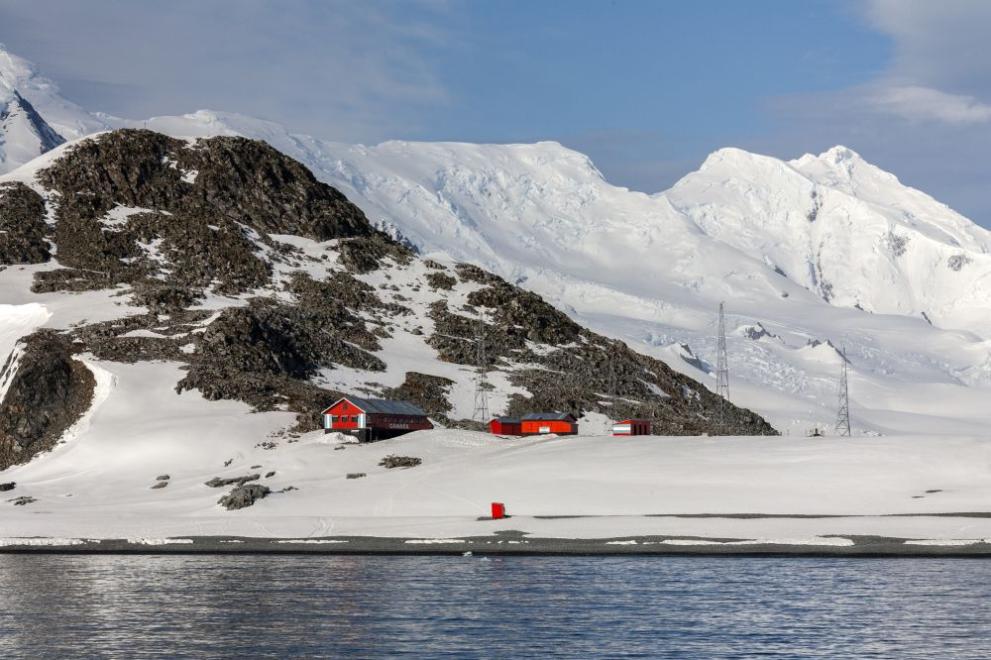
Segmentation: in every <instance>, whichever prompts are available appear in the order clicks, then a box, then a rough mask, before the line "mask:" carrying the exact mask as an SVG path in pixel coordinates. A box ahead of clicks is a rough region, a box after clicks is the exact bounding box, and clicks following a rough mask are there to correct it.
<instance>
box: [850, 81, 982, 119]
mask: <svg viewBox="0 0 991 660" xmlns="http://www.w3.org/2000/svg"><path fill="white" fill-rule="evenodd" d="M866 105H867V106H868V107H870V108H872V109H873V110H875V111H877V112H881V113H885V114H890V115H894V116H897V117H901V118H902V119H907V120H909V121H919V122H925V121H936V122H944V123H948V124H980V123H984V122H988V121H991V105H989V104H987V103H982V102H981V101H978V100H977V99H975V98H974V97H972V96H966V95H962V94H950V93H947V92H943V91H940V90H938V89H932V88H931V87H923V86H920V85H891V86H882V87H878V88H877V89H876V90H874V91H873V92H871V93H869V95H868V96H867V98H866Z"/></svg>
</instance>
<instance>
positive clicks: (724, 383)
mask: <svg viewBox="0 0 991 660" xmlns="http://www.w3.org/2000/svg"><path fill="white" fill-rule="evenodd" d="M717 332H718V337H717V340H716V394H718V395H719V397H720V399H719V423H720V424H722V423H724V422H725V421H726V402H727V401H729V359H728V358H727V356H726V314H725V312H724V310H723V303H719V329H718V331H717Z"/></svg>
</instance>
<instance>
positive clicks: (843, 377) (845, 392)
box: [836, 347, 851, 438]
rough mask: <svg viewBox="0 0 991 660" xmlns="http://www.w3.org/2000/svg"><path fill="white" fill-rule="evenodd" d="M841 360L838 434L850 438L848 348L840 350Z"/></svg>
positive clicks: (837, 414)
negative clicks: (847, 372)
mask: <svg viewBox="0 0 991 660" xmlns="http://www.w3.org/2000/svg"><path fill="white" fill-rule="evenodd" d="M840 359H841V362H842V366H841V367H840V386H839V396H838V399H839V402H838V403H839V405H838V406H837V413H836V434H837V435H839V436H841V437H845V438H849V437H850V435H851V433H850V390H849V388H848V387H847V374H846V371H847V370H846V364H847V362H846V348H845V347H844V348H841V349H840Z"/></svg>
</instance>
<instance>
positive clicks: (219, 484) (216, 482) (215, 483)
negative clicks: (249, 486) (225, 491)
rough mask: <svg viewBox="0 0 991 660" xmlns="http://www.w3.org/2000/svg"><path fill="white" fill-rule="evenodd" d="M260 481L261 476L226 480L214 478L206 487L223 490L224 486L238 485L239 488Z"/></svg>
mask: <svg viewBox="0 0 991 660" xmlns="http://www.w3.org/2000/svg"><path fill="white" fill-rule="evenodd" d="M259 479H261V475H260V474H247V475H245V476H243V477H228V478H226V479H222V478H220V477H214V478H213V479H211V480H210V481H208V482H206V484H205V485H207V486H209V487H210V488H223V487H224V486H230V485H231V484H237V485H238V486H243V485H244V484H246V483H248V482H249V481H258V480H259Z"/></svg>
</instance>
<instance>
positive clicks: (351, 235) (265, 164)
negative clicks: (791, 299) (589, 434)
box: [0, 130, 775, 468]
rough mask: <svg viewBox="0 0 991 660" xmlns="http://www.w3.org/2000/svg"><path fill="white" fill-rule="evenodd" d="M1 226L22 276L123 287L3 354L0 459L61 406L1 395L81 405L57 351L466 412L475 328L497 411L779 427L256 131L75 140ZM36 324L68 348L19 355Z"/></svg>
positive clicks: (211, 387) (189, 382)
mask: <svg viewBox="0 0 991 660" xmlns="http://www.w3.org/2000/svg"><path fill="white" fill-rule="evenodd" d="M0 230H2V231H0V268H2V267H4V265H6V266H11V265H17V264H43V266H42V267H39V268H38V269H37V270H36V272H35V275H34V281H33V285H32V289H33V291H35V292H37V293H49V294H50V293H57V294H59V295H66V296H71V295H75V292H79V291H84V290H89V291H101V292H106V295H107V296H108V298H113V299H115V300H117V301H118V302H121V303H123V304H122V305H121V315H120V318H119V319H117V320H113V321H107V322H102V323H87V324H82V325H78V326H76V327H72V328H62V329H60V330H58V331H57V332H53V333H47V334H45V335H44V337H42V338H28V339H26V340H25V341H24V342H23V343H22V345H21V346H20V347H19V349H18V350H17V351H15V352H16V353H17V354H18V357H17V359H16V360H14V356H11V358H10V360H11V361H16V362H18V363H19V364H20V365H21V366H20V368H19V369H17V370H16V375H15V376H14V380H13V382H12V383H11V385H10V388H9V390H8V393H7V395H6V397H5V400H4V401H3V402H2V404H3V406H4V408H3V412H4V415H5V417H6V418H7V421H6V422H5V424H4V425H3V426H2V427H0V447H2V446H8V447H13V446H14V445H16V446H17V447H18V449H17V451H16V452H15V451H13V450H10V451H6V452H4V453H0V468H3V467H5V466H6V465H8V464H10V463H11V462H13V461H20V460H23V459H24V458H26V457H29V456H30V455H31V454H32V453H33V451H35V450H33V449H32V448H35V449H43V448H47V447H48V446H50V439H51V437H52V436H53V434H54V435H55V436H57V435H58V434H57V433H56V431H57V430H58V429H59V428H63V429H64V428H65V427H66V426H68V425H69V424H71V421H72V420H71V419H62V418H61V417H65V416H64V415H62V416H59V415H49V416H48V417H47V418H46V419H48V420H49V421H48V422H47V423H46V426H45V429H43V430H39V429H27V427H26V425H25V423H24V421H23V420H22V419H21V417H23V416H24V415H26V414H29V413H28V412H27V410H26V408H25V407H24V406H23V405H21V404H17V403H11V402H18V401H30V402H31V404H30V407H31V409H32V410H54V409H55V408H57V407H61V408H62V409H65V410H67V411H69V412H74V413H77V412H78V409H79V408H80V406H79V404H78V399H79V397H80V396H82V395H83V394H84V393H85V390H86V384H85V383H84V382H82V380H80V379H83V380H84V376H82V375H80V374H78V373H76V372H77V371H78V370H77V369H76V368H75V367H76V366H78V364H79V363H78V362H77V361H73V360H69V359H68V358H67V357H66V356H67V355H68V354H69V353H75V354H88V355H92V356H93V357H95V358H96V359H99V360H108V361H123V362H136V361H156V360H162V361H169V362H178V363H181V364H183V365H184V369H185V376H184V377H183V378H182V379H181V380H180V381H179V382H177V383H176V390H177V391H178V392H183V391H186V390H197V391H199V392H200V393H202V395H203V396H204V397H206V398H207V399H235V400H240V401H245V402H247V403H249V404H251V405H253V406H255V407H256V408H258V409H263V410H266V409H287V410H291V411H295V412H297V413H298V425H299V427H300V428H301V429H312V428H315V427H316V424H317V421H318V418H317V413H318V412H319V410H321V409H322V408H323V407H324V406H325V405H327V404H328V403H329V402H331V401H332V400H333V399H334V398H335V397H336V396H338V395H339V394H340V393H341V391H342V390H344V389H347V390H349V391H352V390H354V391H358V392H360V393H362V394H365V395H379V396H397V397H398V396H401V397H404V398H407V399H410V400H413V401H415V402H417V403H419V404H420V405H422V406H424V407H425V408H426V409H427V410H428V411H429V412H430V413H431V414H432V415H433V416H434V417H435V418H436V419H438V420H439V421H441V422H442V423H446V424H464V425H468V426H470V425H471V422H470V421H468V420H464V419H462V418H463V417H465V416H466V414H465V413H464V411H463V410H462V411H460V412H459V410H458V406H457V405H456V403H457V402H456V399H457V396H458V393H459V391H462V390H463V389H464V387H465V384H466V383H470V380H471V378H472V377H473V370H474V368H475V362H476V357H475V356H476V348H475V347H476V342H475V337H476V335H477V333H478V328H479V327H481V328H482V329H483V330H482V332H483V335H484V341H485V344H486V348H487V351H486V352H487V358H488V364H487V365H486V367H487V369H489V370H490V381H491V382H492V383H494V387H496V389H499V388H501V391H502V396H503V399H504V403H505V406H504V407H503V406H500V407H499V408H497V409H494V410H493V411H492V412H493V413H496V414H498V413H510V414H519V413H522V412H525V411H528V410H541V409H557V410H568V411H571V412H573V413H576V414H581V413H584V412H588V411H593V412H601V413H604V414H606V415H608V416H613V417H624V416H638V417H648V418H650V419H652V420H654V423H655V428H656V430H657V432H659V433H665V434H701V433H713V434H715V433H732V434H772V433H775V431H774V430H773V429H772V428H771V427H770V426H769V425H768V424H767V422H765V421H764V420H763V419H761V418H760V417H759V416H757V415H756V414H754V413H752V412H750V411H748V410H744V409H740V408H737V407H734V406H732V405H731V404H728V403H727V404H725V409H724V415H723V422H722V423H721V424H720V423H718V422H717V417H718V415H717V408H718V407H719V405H720V399H718V397H716V396H715V395H714V394H712V393H711V392H709V391H708V390H707V389H706V388H705V387H703V386H701V385H700V384H699V383H697V382H695V381H692V380H691V379H689V378H687V377H685V376H682V375H680V374H678V373H676V372H674V371H672V370H671V369H670V368H668V367H667V366H666V365H665V364H663V363H661V362H659V361H657V360H654V359H652V358H649V357H646V356H644V355H640V354H638V353H636V352H634V351H632V350H630V349H629V348H628V347H627V346H626V345H625V344H623V343H621V342H615V341H611V340H609V339H606V338H604V337H601V336H599V335H596V334H594V333H592V332H590V331H588V330H586V329H584V328H582V327H580V326H579V325H577V324H576V323H574V322H573V321H572V320H571V319H569V318H568V317H567V316H566V315H564V314H563V313H561V312H560V311H558V310H557V309H555V308H554V307H552V306H551V305H549V304H547V303H546V302H544V301H543V300H542V299H541V298H540V297H539V296H537V295H535V294H533V293H530V292H528V291H524V290H522V289H520V288H518V287H515V286H513V285H511V284H509V283H507V282H505V281H504V280H502V279H500V278H498V277H496V276H494V275H491V274H489V273H487V272H485V271H483V270H481V269H479V268H477V267H475V266H472V265H469V264H441V263H438V262H436V261H431V260H424V259H421V258H419V257H418V256H416V255H415V254H413V253H412V252H411V251H410V250H409V249H408V248H407V247H406V246H404V245H402V244H401V243H398V242H396V241H395V240H393V239H392V238H390V237H389V236H388V235H386V234H384V233H382V232H380V231H378V230H376V229H375V228H373V226H372V225H371V224H370V223H369V222H368V220H367V219H366V217H365V216H364V214H363V213H362V212H361V210H360V209H358V208H357V207H356V206H354V205H353V204H351V203H350V202H348V200H347V199H346V198H345V197H344V196H343V195H341V193H339V192H338V191H337V190H335V189H334V188H331V187H330V186H328V185H326V184H323V183H320V182H318V181H317V180H316V179H315V178H314V177H313V176H312V174H311V173H310V172H309V171H308V170H307V169H306V168H305V167H303V166H302V165H301V164H299V163H298V162H296V161H294V160H292V159H291V158H289V157H287V156H285V155H283V154H281V153H279V152H278V151H276V150H274V149H273V148H271V147H270V146H268V145H266V144H265V143H262V142H258V141H252V140H246V139H243V138H234V137H217V138H210V139H201V140H197V141H184V140H177V139H174V138H169V137H166V136H164V135H160V134H157V133H153V132H150V131H140V130H123V131H116V132H112V133H107V134H104V135H100V136H97V137H95V138H91V139H87V140H84V141H82V142H80V143H77V144H75V145H71V146H69V147H68V148H67V150H66V152H65V153H64V154H63V155H62V156H61V157H60V158H58V159H57V160H55V162H54V163H53V164H52V165H51V166H49V167H48V168H47V169H43V170H41V171H40V172H39V173H38V174H37V176H36V177H35V179H34V180H33V181H28V182H27V183H26V184H25V183H9V184H5V185H3V186H0ZM207 303H209V304H207ZM480 324H481V325H480ZM135 331H141V332H139V333H136V332H135ZM39 342H48V343H49V344H50V345H52V346H55V345H56V344H57V345H58V346H61V347H63V349H64V350H63V349H59V350H60V351H62V352H58V351H55V352H54V353H53V355H56V356H61V358H60V359H52V360H49V361H47V362H46V361H44V360H38V359H36V358H32V357H31V356H32V355H36V353H37V350H36V349H35V348H34V347H36V346H37V345H39ZM397 351H398V352H397ZM403 351H414V352H418V354H427V355H429V356H430V360H432V363H433V364H435V365H436V368H430V369H427V368H424V369H423V370H422V371H406V372H403V373H401V374H399V375H398V377H397V375H396V374H395V373H394V372H395V369H394V368H392V367H391V366H390V362H391V361H394V360H395V358H396V356H397V355H402V354H403ZM5 357H6V356H0V360H2V359H4V358H5ZM25 358H27V360H25ZM25 364H30V365H31V369H29V370H25ZM445 365H446V366H445ZM67 369H68V371H67ZM10 371H11V372H13V371H14V370H10ZM345 373H346V374H351V376H350V377H351V381H349V382H347V383H346V385H347V386H346V387H344V386H343V385H344V381H343V380H342V376H341V374H345ZM73 374H75V375H73ZM354 374H358V376H357V380H355V376H353V375H354ZM53 378H55V379H56V380H58V381H59V382H60V383H62V384H61V385H59V386H57V387H51V386H50V385H51V382H53V381H52V379H53ZM73 378H75V379H76V380H73ZM459 379H460V381H459ZM335 383H336V384H337V385H335ZM90 389H92V385H91V384H90ZM81 393H82V394H81ZM498 394H499V392H496V391H494V392H493V396H494V398H495V399H498V396H496V395H498ZM462 396H463V392H462ZM69 400H71V402H72V403H71V405H69V406H65V402H66V401H69ZM76 416H78V415H76ZM3 443H6V444H3Z"/></svg>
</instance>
